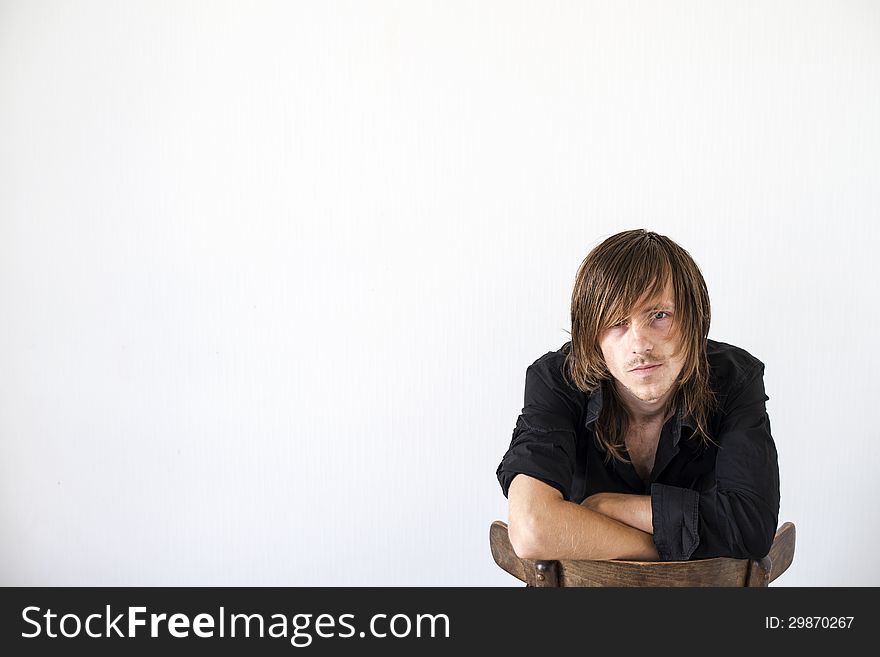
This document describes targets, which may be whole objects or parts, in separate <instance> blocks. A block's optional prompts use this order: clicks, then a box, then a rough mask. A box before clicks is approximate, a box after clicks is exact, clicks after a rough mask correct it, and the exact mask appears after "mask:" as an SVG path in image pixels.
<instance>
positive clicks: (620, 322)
mask: <svg viewBox="0 0 880 657" xmlns="http://www.w3.org/2000/svg"><path fill="white" fill-rule="evenodd" d="M627 323H628V322H627V320H625V319H622V320H620V321H619V322H617V324H613V325H612V326H625V325H626V324H627Z"/></svg>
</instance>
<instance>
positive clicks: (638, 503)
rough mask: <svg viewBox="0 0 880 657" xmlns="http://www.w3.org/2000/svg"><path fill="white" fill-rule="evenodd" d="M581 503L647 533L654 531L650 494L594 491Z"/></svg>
mask: <svg viewBox="0 0 880 657" xmlns="http://www.w3.org/2000/svg"><path fill="white" fill-rule="evenodd" d="M581 505H582V506H585V507H586V508H588V509H591V510H593V511H596V512H598V513H601V514H602V515H604V516H608V517H609V518H613V519H614V520H617V521H618V522H622V523H623V524H625V525H629V526H630V527H635V528H636V529H640V530H642V531H643V532H647V533H648V534H653V533H654V516H653V508H652V507H651V496H650V495H632V494H627V493H596V494H595V495H590V496H589V497H588V498H587V499H585V500H584V501H583V502H581Z"/></svg>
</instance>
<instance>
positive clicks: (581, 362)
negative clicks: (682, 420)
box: [563, 229, 717, 463]
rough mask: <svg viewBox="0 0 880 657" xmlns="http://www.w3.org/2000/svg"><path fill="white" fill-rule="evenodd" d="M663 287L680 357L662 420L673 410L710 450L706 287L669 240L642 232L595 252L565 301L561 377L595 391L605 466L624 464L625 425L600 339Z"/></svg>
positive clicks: (614, 238)
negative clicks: (669, 295) (567, 328)
mask: <svg viewBox="0 0 880 657" xmlns="http://www.w3.org/2000/svg"><path fill="white" fill-rule="evenodd" d="M670 281H671V283H672V289H673V293H674V295H675V313H674V317H673V331H675V332H676V336H677V338H678V345H679V346H678V348H679V349H683V350H684V354H685V357H684V366H683V367H682V370H681V373H680V374H679V376H678V379H677V380H676V383H675V384H674V391H673V394H671V395H670V396H669V400H668V402H667V405H666V408H665V409H664V417H666V416H667V415H668V414H669V412H670V411H671V410H672V409H681V410H682V411H683V417H687V416H690V417H691V418H692V419H693V422H694V424H696V428H695V429H694V434H693V438H694V439H699V440H700V441H701V443H702V444H703V445H704V446H705V445H708V443H714V441H713V440H712V438H711V436H710V435H709V430H708V418H709V415H710V413H711V412H712V410H713V408H715V407H716V405H717V399H716V397H715V393H714V391H713V390H712V389H711V387H710V385H709V361H708V360H707V357H706V346H707V344H706V340H707V338H708V336H709V323H710V320H711V308H710V305H709V292H708V290H707V289H706V282H705V281H704V280H703V275H702V274H701V273H700V269H699V267H697V263H696V262H694V259H693V258H692V257H691V256H690V254H689V253H688V252H687V251H685V250H684V249H683V248H681V247H680V246H679V245H678V244H676V243H675V242H673V241H672V240H671V239H669V238H668V237H664V236H663V235H658V234H657V233H652V232H649V231H647V230H644V229H639V230H628V231H624V232H622V233H617V234H616V235H612V236H611V237H609V238H607V239H606V240H605V241H603V242H602V243H601V244H599V245H598V246H597V247H595V248H594V249H593V250H592V251H590V253H589V254H588V255H587V257H586V258H584V261H583V262H582V263H581V265H580V268H579V269H578V272H577V276H576V277H575V283H574V290H573V291H572V295H571V345H570V347H569V348H568V349H566V350H565V352H566V355H565V361H564V366H563V370H564V373H565V375H566V376H567V377H568V379H570V381H571V383H572V384H573V385H574V386H575V387H576V388H577V389H579V390H581V391H582V392H585V393H592V392H593V391H595V390H596V389H597V388H599V387H600V386H601V387H602V393H603V395H602V397H603V403H602V411H601V413H600V415H599V417H598V418H597V420H596V424H595V436H596V443H597V445H598V446H599V448H600V449H602V450H604V451H605V462H606V463H607V462H608V461H609V460H610V459H611V458H615V459H617V460H618V461H622V462H627V459H626V458H625V456H624V455H623V448H624V445H625V437H626V433H627V430H628V428H629V422H630V418H629V415H628V413H627V411H626V408H625V407H624V406H623V404H622V403H621V401H620V399H619V398H618V396H617V391H616V389H615V386H614V385H612V383H613V382H612V381H611V379H612V375H611V373H610V371H609V370H608V367H607V365H606V364H605V358H604V357H603V355H602V349H601V348H600V346H599V339H600V337H601V335H602V333H603V332H604V331H605V330H606V329H608V328H610V327H611V326H613V325H614V324H616V323H617V322H618V321H619V320H620V319H622V318H626V317H627V316H628V315H629V313H630V311H631V310H632V309H633V308H634V306H635V304H636V303H637V302H638V301H639V300H640V299H641V298H642V297H643V296H645V294H646V293H647V297H646V298H648V299H654V298H656V297H657V296H659V295H660V294H662V293H663V290H664V289H665V288H666V285H667V283H669V282H670ZM606 382H607V383H606Z"/></svg>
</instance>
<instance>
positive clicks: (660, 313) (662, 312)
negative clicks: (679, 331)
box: [654, 310, 669, 319]
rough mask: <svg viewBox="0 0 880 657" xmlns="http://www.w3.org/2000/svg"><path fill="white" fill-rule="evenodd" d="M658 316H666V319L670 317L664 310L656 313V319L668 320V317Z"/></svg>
mask: <svg viewBox="0 0 880 657" xmlns="http://www.w3.org/2000/svg"><path fill="white" fill-rule="evenodd" d="M657 315H666V317H669V313H668V312H666V311H664V310H659V311H657V312H656V313H654V319H666V317H657Z"/></svg>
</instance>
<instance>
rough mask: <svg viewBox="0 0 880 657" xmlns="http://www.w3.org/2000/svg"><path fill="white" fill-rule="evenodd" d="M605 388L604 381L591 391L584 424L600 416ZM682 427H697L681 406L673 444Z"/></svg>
mask: <svg viewBox="0 0 880 657" xmlns="http://www.w3.org/2000/svg"><path fill="white" fill-rule="evenodd" d="M604 389H605V382H604V381H603V382H602V383H601V385H599V387H598V388H596V389H595V390H594V391H593V392H592V393H590V396H589V399H588V400H587V415H586V419H585V420H584V426H586V427H589V426H590V425H591V424H592V423H593V422H595V421H596V419H597V418H598V417H599V413H600V412H601V411H602V398H603V394H604V393H603V391H604ZM682 427H690V429H692V430H693V429H696V428H697V427H696V425H695V424H694V421H693V419H692V418H691V416H690V415H688V416H685V415H684V410H683V409H682V408H681V407H679V408H678V409H677V410H676V412H675V416H674V423H673V426H672V429H673V431H672V444H673V445H677V444H678V440H679V438H681V428H682Z"/></svg>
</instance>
